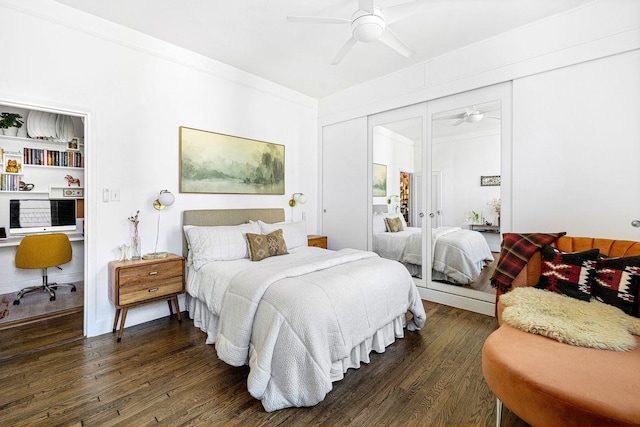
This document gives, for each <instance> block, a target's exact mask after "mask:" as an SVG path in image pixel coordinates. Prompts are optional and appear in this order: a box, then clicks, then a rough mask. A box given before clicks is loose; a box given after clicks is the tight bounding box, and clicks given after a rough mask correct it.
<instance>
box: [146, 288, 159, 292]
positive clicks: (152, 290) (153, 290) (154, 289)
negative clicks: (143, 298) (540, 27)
mask: <svg viewBox="0 0 640 427" xmlns="http://www.w3.org/2000/svg"><path fill="white" fill-rule="evenodd" d="M158 289H160V288H151V289H149V291H148V292H156V291H157V290H158Z"/></svg>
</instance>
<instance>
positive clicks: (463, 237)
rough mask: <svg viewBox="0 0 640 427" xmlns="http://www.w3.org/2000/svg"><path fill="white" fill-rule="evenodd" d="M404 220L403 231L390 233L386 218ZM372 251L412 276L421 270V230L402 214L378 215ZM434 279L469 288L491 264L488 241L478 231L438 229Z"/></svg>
mask: <svg viewBox="0 0 640 427" xmlns="http://www.w3.org/2000/svg"><path fill="white" fill-rule="evenodd" d="M395 217H399V218H401V222H402V224H403V225H402V229H401V230H400V231H396V232H390V231H388V229H387V227H386V225H385V224H386V223H385V220H384V218H395ZM373 251H374V252H375V253H377V254H378V255H380V256H381V257H383V258H387V259H392V260H396V261H399V262H401V263H402V264H404V265H405V267H406V268H407V269H408V271H409V272H410V273H411V275H413V276H418V275H419V274H420V273H421V271H422V229H421V228H417V227H408V226H407V225H406V222H404V221H403V219H402V216H401V215H399V214H393V213H390V214H385V213H381V212H375V213H374V216H373ZM431 256H432V260H431V261H432V275H431V278H432V280H441V281H447V282H451V283H455V284H458V285H467V284H469V283H471V282H473V281H474V280H475V279H477V278H478V276H479V275H480V272H481V270H482V268H483V267H484V266H485V265H486V264H487V263H488V262H492V261H493V260H494V259H493V255H492V254H491V249H489V245H488V244H487V241H486V240H485V238H484V237H483V236H482V234H481V233H478V232H477V231H471V230H464V229H461V228H459V227H438V228H434V229H432V231H431Z"/></svg>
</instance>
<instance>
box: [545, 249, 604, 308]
mask: <svg viewBox="0 0 640 427" xmlns="http://www.w3.org/2000/svg"><path fill="white" fill-rule="evenodd" d="M540 252H541V254H542V271H541V273H540V281H539V282H538V284H537V285H536V288H538V289H546V290H548V291H553V292H557V293H559V294H564V295H567V296H570V297H572V298H577V299H580V300H583V301H589V300H590V299H591V286H592V283H593V280H594V278H595V272H596V260H597V259H598V255H599V254H600V250H599V249H589V250H588V251H583V252H574V253H566V252H562V251H561V250H558V249H556V248H554V247H553V246H549V245H545V246H543V248H542V250H541V251H540Z"/></svg>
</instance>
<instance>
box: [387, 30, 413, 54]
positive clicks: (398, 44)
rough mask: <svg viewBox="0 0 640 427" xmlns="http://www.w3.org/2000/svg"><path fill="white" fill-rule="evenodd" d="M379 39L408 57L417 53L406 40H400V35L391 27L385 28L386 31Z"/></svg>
mask: <svg viewBox="0 0 640 427" xmlns="http://www.w3.org/2000/svg"><path fill="white" fill-rule="evenodd" d="M378 40H380V41H381V42H382V43H384V44H386V45H387V46H389V47H390V48H391V49H393V50H395V51H396V52H398V53H399V54H400V55H402V56H405V57H407V58H408V57H410V56H411V55H413V54H414V53H415V52H414V51H413V50H412V49H411V48H410V47H409V46H407V45H406V44H405V42H403V41H402V40H400V37H398V36H397V35H396V33H394V32H393V31H392V30H391V28H389V27H387V28H385V30H384V33H382V36H381V37H380V38H379V39H378Z"/></svg>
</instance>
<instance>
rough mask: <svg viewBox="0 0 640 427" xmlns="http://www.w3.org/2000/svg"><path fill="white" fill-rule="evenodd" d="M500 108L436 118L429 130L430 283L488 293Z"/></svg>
mask: <svg viewBox="0 0 640 427" xmlns="http://www.w3.org/2000/svg"><path fill="white" fill-rule="evenodd" d="M500 108H501V103H500V101H495V102H488V103H484V104H479V105H470V106H465V107H461V108H457V109H454V110H450V111H444V112H441V113H437V114H434V115H433V117H432V130H431V132H432V136H431V141H432V146H431V161H432V170H433V179H432V183H433V185H432V205H433V206H435V207H434V210H435V211H436V212H435V213H436V214H437V221H436V222H434V223H433V230H432V231H433V232H432V241H431V245H432V248H433V269H432V278H431V279H432V281H434V282H438V283H442V284H446V285H450V286H452V287H464V288H469V289H475V290H478V291H481V292H486V293H490V294H494V293H495V291H494V289H493V288H492V287H491V286H490V284H489V279H490V277H491V275H492V274H493V269H494V268H495V263H496V261H494V259H495V260H497V257H498V252H499V251H500V152H501V149H500V145H501V143H500V117H501V115H500ZM452 290H453V288H452Z"/></svg>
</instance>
